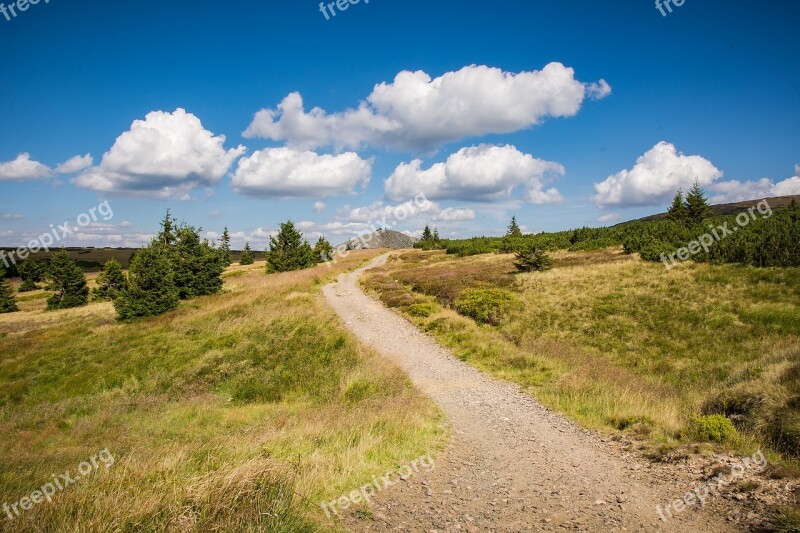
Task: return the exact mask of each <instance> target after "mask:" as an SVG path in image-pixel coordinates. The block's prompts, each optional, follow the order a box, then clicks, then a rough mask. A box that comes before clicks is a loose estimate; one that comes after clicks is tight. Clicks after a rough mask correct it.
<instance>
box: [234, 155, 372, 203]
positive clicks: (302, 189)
mask: <svg viewBox="0 0 800 533" xmlns="http://www.w3.org/2000/svg"><path fill="white" fill-rule="evenodd" d="M371 176H372V161H371V160H365V159H361V158H360V157H359V156H358V154H356V153H354V152H346V153H344V154H339V155H329V154H324V155H320V154H317V153H315V152H310V151H300V150H295V149H293V148H266V149H264V150H260V151H257V152H254V153H253V155H252V156H249V157H243V158H242V159H240V160H239V165H238V167H237V168H236V172H235V173H234V174H233V182H232V184H233V189H234V190H235V191H236V192H239V193H242V194H246V195H250V196H258V197H267V198H314V197H316V198H320V197H326V196H338V195H343V194H352V193H354V192H355V189H356V188H358V187H365V186H366V185H367V183H369V179H370V177H371Z"/></svg>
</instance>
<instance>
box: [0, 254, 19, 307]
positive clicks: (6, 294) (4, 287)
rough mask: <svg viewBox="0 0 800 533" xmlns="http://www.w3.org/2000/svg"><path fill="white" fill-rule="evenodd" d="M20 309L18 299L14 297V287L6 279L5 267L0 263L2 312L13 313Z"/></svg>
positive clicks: (0, 305) (0, 301)
mask: <svg viewBox="0 0 800 533" xmlns="http://www.w3.org/2000/svg"><path fill="white" fill-rule="evenodd" d="M15 311H19V307H18V306H17V300H16V298H14V289H12V288H11V284H10V283H9V282H8V280H7V279H6V270H5V267H3V266H2V265H0V313H13V312H15Z"/></svg>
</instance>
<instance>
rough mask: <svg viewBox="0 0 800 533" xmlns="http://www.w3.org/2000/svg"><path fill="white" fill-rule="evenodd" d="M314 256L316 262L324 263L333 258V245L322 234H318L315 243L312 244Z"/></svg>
mask: <svg viewBox="0 0 800 533" xmlns="http://www.w3.org/2000/svg"><path fill="white" fill-rule="evenodd" d="M314 257H315V258H316V261H317V262H318V263H325V262H326V261H330V260H331V259H333V246H331V243H329V242H328V239H326V238H325V237H324V236H320V238H319V240H318V241H317V244H315V245H314Z"/></svg>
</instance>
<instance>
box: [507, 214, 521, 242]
mask: <svg viewBox="0 0 800 533" xmlns="http://www.w3.org/2000/svg"><path fill="white" fill-rule="evenodd" d="M506 237H522V230H521V229H520V227H519V224H517V216H516V215H514V216H512V217H511V223H510V224H509V225H508V231H507V232H506Z"/></svg>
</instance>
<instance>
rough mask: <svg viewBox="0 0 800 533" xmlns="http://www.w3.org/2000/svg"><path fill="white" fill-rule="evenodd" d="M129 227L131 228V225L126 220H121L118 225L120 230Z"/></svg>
mask: <svg viewBox="0 0 800 533" xmlns="http://www.w3.org/2000/svg"><path fill="white" fill-rule="evenodd" d="M131 226H133V224H131V223H130V222H128V221H127V220H123V221H122V223H121V224H120V225H119V227H120V228H130V227H131Z"/></svg>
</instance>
